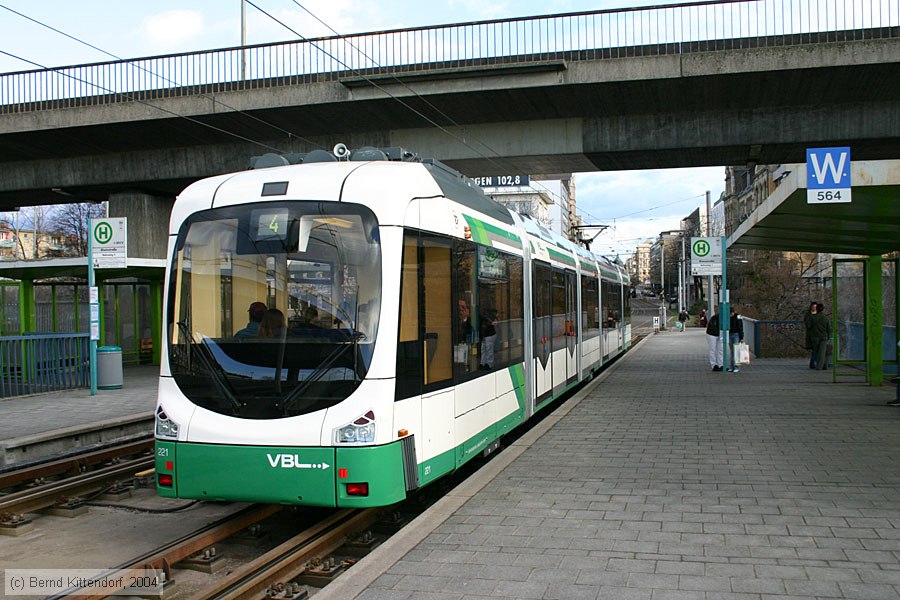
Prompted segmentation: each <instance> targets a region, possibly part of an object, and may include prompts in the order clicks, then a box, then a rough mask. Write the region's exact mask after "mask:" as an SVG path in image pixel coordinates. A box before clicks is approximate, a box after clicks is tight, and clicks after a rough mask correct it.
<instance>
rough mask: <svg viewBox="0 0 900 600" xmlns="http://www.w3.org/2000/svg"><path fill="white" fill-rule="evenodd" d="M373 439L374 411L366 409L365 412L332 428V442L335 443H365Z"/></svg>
mask: <svg viewBox="0 0 900 600" xmlns="http://www.w3.org/2000/svg"><path fill="white" fill-rule="evenodd" d="M374 441H375V413H374V412H373V411H371V410H370V411H368V412H366V414H364V415H362V416H360V417H359V418H357V419H355V420H354V421H353V422H352V423H347V424H346V425H344V426H342V427H338V428H336V429H334V442H335V443H336V444H365V443H368V442H374Z"/></svg>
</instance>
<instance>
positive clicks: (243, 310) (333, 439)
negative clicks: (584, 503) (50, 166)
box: [156, 149, 631, 507]
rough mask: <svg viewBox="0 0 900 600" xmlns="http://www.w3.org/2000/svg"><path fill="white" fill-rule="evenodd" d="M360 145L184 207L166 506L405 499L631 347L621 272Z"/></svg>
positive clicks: (227, 182) (179, 228)
mask: <svg viewBox="0 0 900 600" xmlns="http://www.w3.org/2000/svg"><path fill="white" fill-rule="evenodd" d="M338 154H342V155H343V156H342V159H337V158H336V157H335V156H332V155H330V154H325V153H323V152H320V151H318V152H316V153H311V154H310V155H307V156H306V158H305V160H303V162H302V163H301V164H294V165H286V166H278V167H273V168H265V169H256V170H249V171H245V172H240V173H234V174H229V175H223V176H219V177H213V178H210V179H206V180H203V181H199V182H197V183H195V184H193V185H191V186H190V187H188V188H187V189H186V190H185V191H184V192H183V193H182V194H181V195H180V196H179V197H178V200H177V201H176V203H175V206H174V209H173V211H172V220H171V226H170V232H169V235H170V238H169V240H170V241H169V252H170V256H171V264H170V267H169V270H168V272H167V278H166V289H167V294H166V298H165V307H164V311H165V314H166V325H167V335H166V340H167V352H166V353H164V358H163V362H162V366H161V375H160V385H159V402H158V406H157V411H156V473H157V489H158V492H159V494H160V495H162V496H168V497H178V498H199V499H204V500H240V501H252V502H268V503H284V504H300V505H316V506H347V507H361V506H379V505H388V504H393V503H395V502H398V501H400V500H403V499H404V498H405V497H406V495H407V493H408V492H410V491H412V490H415V489H417V488H419V487H421V486H424V485H427V484H428V483H430V482H432V481H434V480H436V479H438V478H440V477H441V476H443V475H446V474H447V473H449V472H451V471H453V470H455V469H457V468H459V467H460V466H461V465H463V464H464V463H465V462H467V461H468V460H469V459H470V458H472V457H474V456H476V455H478V454H482V453H487V452H490V451H491V450H493V449H495V448H496V446H497V444H498V443H499V439H500V437H501V436H503V435H504V434H506V433H508V432H509V431H511V430H512V429H513V428H515V427H516V426H518V425H520V424H522V423H523V422H525V421H526V420H527V419H528V418H529V417H531V416H532V415H533V414H535V413H536V412H538V411H539V410H540V409H541V408H543V407H544V406H546V405H547V404H548V403H549V402H550V401H551V400H552V399H554V398H556V397H558V396H559V395H560V394H561V393H563V392H564V391H566V390H567V389H569V388H571V387H572V386H575V385H578V384H579V383H581V382H583V381H585V380H586V379H588V378H590V377H591V376H592V374H593V373H594V371H596V370H597V369H599V368H600V366H601V365H602V364H604V363H605V362H607V361H608V360H610V359H611V358H613V357H614V356H615V355H617V354H619V353H620V352H622V351H623V350H624V349H625V348H626V347H627V346H628V345H629V343H630V338H631V331H630V324H629V306H628V297H627V294H626V293H625V289H626V287H627V278H626V275H625V274H624V272H623V271H622V270H621V269H620V268H619V267H618V266H617V265H615V264H613V263H611V262H609V261H607V260H605V259H603V258H600V257H597V256H594V255H592V254H590V253H589V252H587V251H586V250H584V249H583V248H580V247H578V246H576V245H574V244H572V243H571V242H569V241H567V240H565V239H563V238H561V237H559V236H556V235H554V234H553V233H551V232H550V231H548V230H547V229H546V228H544V227H543V226H541V225H540V224H539V223H538V222H536V221H534V220H532V219H530V218H527V217H523V216H520V215H517V214H514V213H512V212H510V211H509V210H507V209H506V208H504V207H502V206H501V205H499V204H497V203H495V202H493V201H491V200H490V199H489V198H487V197H486V196H485V195H484V193H483V192H482V191H481V189H480V188H478V187H477V186H476V185H475V184H474V183H473V182H472V181H471V180H469V179H467V178H465V177H463V176H461V175H460V174H458V173H456V172H455V171H452V170H451V169H448V168H446V167H444V166H443V165H441V164H440V163H437V162H434V161H427V160H423V161H419V160H417V159H414V158H412V157H411V156H410V155H409V153H406V152H403V151H400V150H399V149H386V150H384V151H380V150H375V149H365V150H364V151H362V152H353V153H349V156H347V154H348V153H346V152H338ZM323 157H324V158H326V160H322V158H323Z"/></svg>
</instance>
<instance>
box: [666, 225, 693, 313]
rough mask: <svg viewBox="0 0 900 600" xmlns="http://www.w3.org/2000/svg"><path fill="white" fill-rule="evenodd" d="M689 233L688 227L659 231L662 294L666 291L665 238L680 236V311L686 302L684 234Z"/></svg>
mask: <svg viewBox="0 0 900 600" xmlns="http://www.w3.org/2000/svg"><path fill="white" fill-rule="evenodd" d="M688 233H690V230H688V229H672V230H670V231H661V232H660V233H659V238H660V241H661V243H662V248H661V253H660V255H661V256H662V258H663V267H662V268H661V269H660V273H661V274H660V281H661V282H663V295H665V293H666V286H665V256H666V242H665V238H666V237H667V236H678V237H679V238H681V259H680V260H679V261H678V312H679V314H680V313H681V311H682V309H683V308H684V306H685V305H686V304H687V301H686V296H685V293H684V292H685V290H684V288H685V286H684V282H685V276H684V267H685V264H684V263H685V260H684V236H685V235H686V234H688Z"/></svg>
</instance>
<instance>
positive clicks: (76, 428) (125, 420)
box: [0, 365, 159, 468]
mask: <svg viewBox="0 0 900 600" xmlns="http://www.w3.org/2000/svg"><path fill="white" fill-rule="evenodd" d="M158 386H159V366H151V365H147V366H134V367H126V368H125V369H124V370H123V386H122V389H118V390H97V394H96V395H95V396H91V391H90V389H75V390H65V391H61V392H52V393H47V394H35V395H31V396H21V397H13V398H4V399H0V468H3V467H5V466H9V465H12V464H22V463H27V462H32V461H34V460H39V459H41V458H43V457H45V456H48V455H51V454H58V453H64V452H67V451H70V450H73V449H75V448H79V447H84V446H88V445H90V444H93V443H99V442H107V441H109V440H113V439H120V438H128V437H130V436H133V435H139V434H146V433H152V427H153V411H154V409H155V408H156V392H157V387H158Z"/></svg>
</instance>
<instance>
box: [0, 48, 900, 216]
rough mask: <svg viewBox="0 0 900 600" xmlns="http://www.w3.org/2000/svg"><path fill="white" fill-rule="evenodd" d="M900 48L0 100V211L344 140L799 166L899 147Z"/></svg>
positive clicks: (634, 164)
mask: <svg viewBox="0 0 900 600" xmlns="http://www.w3.org/2000/svg"><path fill="white" fill-rule="evenodd" d="M898 57H900V39H893V38H889V39H880V40H866V41H855V42H843V43H831V44H822V45H821V46H815V47H811V48H803V49H799V50H798V49H796V48H789V47H767V48H753V49H743V50H735V51H728V52H708V53H697V54H685V55H665V56H642V57H629V58H621V59H610V60H588V61H548V62H545V63H543V64H539V65H528V68H527V69H524V68H523V69H506V70H502V71H501V72H500V73H499V74H493V73H492V71H491V70H490V69H484V70H482V72H479V71H478V70H477V69H476V70H474V71H473V70H472V69H468V70H466V69H457V70H456V71H453V72H442V73H427V72H424V73H417V74H410V75H406V76H404V77H403V81H402V82H400V81H397V80H395V79H393V78H387V77H385V78H382V79H379V80H377V81H366V80H362V81H361V80H359V79H358V78H357V79H355V80H354V79H353V78H347V79H345V80H342V81H336V82H334V81H333V82H322V83H312V84H310V83H307V84H302V85H286V86H282V87H277V88H267V89H249V90H240V91H233V92H226V93H220V94H216V95H215V96H214V97H211V96H204V95H198V96H181V97H172V98H166V97H160V98H158V99H155V100H153V101H151V102H146V103H136V102H123V103H118V104H108V105H101V106H83V107H78V108H67V109H64V110H45V111H37V112H29V113H20V114H7V115H0V211H2V210H9V209H11V208H14V207H16V206H25V205H33V204H49V203H60V202H66V201H72V200H73V199H79V200H80V199H86V200H106V199H107V198H108V197H109V196H110V194H116V193H122V192H125V191H128V192H131V191H139V192H142V193H146V194H151V195H154V196H169V197H172V196H174V195H176V194H177V193H178V192H180V191H181V189H183V188H184V187H185V186H186V185H188V184H189V183H191V182H192V181H195V180H197V179H199V178H202V177H208V176H211V175H216V174H220V173H225V172H229V171H234V170H241V169H244V168H246V167H247V165H248V164H249V159H250V157H251V156H254V155H259V154H263V153H265V152H270V151H282V152H308V151H310V150H313V149H315V148H317V147H321V148H327V149H330V148H331V147H333V146H334V144H336V143H338V142H343V143H345V144H347V145H348V146H350V147H359V146H363V145H371V146H402V147H405V148H407V149H409V150H412V151H415V152H417V153H419V154H420V155H421V156H431V157H435V158H438V159H439V160H442V161H443V162H445V163H447V164H449V165H450V166H453V167H455V168H457V169H459V170H460V171H462V172H463V173H465V174H467V175H471V176H479V175H489V174H496V173H498V172H521V173H529V174H540V173H559V172H587V171H597V170H601V171H611V170H623V169H654V168H671V167H692V166H721V165H745V164H748V163H750V164H752V163H760V164H779V163H793V162H799V161H802V160H803V159H804V158H805V149H806V148H807V147H827V146H850V147H852V148H853V156H854V159H855V160H878V159H886V158H895V157H896V155H897V148H898V147H900V129H898V127H897V125H896V124H897V123H900V98H898V97H897V94H896V81H900V58H898ZM375 84H377V86H376V85H375ZM413 92H415V93H413ZM388 93H390V94H391V95H392V96H393V97H390V96H388V95H387V94H388ZM417 94H418V95H417ZM398 99H399V100H402V103H401V102H399V101H398ZM155 107H160V108H163V109H164V110H165V111H167V112H166V113H162V112H160V110H158V108H155ZM411 109H413V110H411ZM163 114H165V115H166V116H165V117H161V116H160V115H163ZM172 114H174V115H179V116H178V117H174V116H169V115H172ZM236 136H239V137H236Z"/></svg>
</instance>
